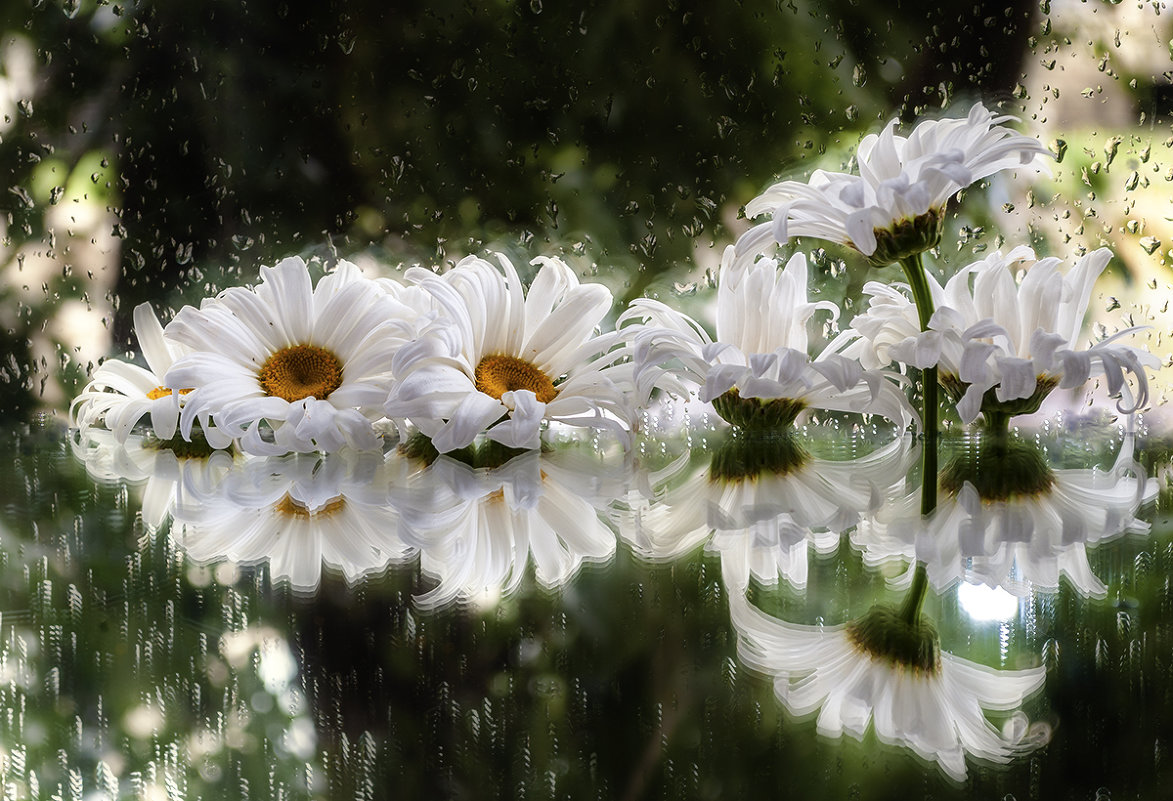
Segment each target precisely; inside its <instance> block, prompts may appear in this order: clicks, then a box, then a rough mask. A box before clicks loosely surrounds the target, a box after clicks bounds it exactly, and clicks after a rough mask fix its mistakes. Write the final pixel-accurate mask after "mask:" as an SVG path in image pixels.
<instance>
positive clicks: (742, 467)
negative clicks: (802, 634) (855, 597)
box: [619, 435, 915, 590]
mask: <svg viewBox="0 0 1173 801" xmlns="http://www.w3.org/2000/svg"><path fill="white" fill-rule="evenodd" d="M908 445H909V440H908V438H906V437H899V438H897V439H895V440H893V441H892V442H890V443H888V444H886V445H884V446H883V447H880V448H878V449H876V450H875V451H874V452H872V453H870V454H868V455H866V456H862V457H860V458H857V459H850V460H842V461H832V460H828V459H820V458H818V457H816V456H812V455H811V454H810V453H808V452H807V451H806V449H805V448H803V447H802V445H801V444H800V442H799V441H798V439H797V438H795V437H792V436H765V437H756V436H752V435H746V436H741V437H736V438H730V439H728V440H726V441H725V442H724V443H722V444H721V445H720V446H718V447H717V448H716V449H714V451H713V452H712V455H711V459H710V461H709V464H708V465H707V466H705V467H703V468H701V469H699V470H697V471H695V472H694V473H693V475H691V476H688V477H685V478H684V479H683V480H681V476H680V473H681V472H683V471H684V469H685V468H687V466H688V462H689V460H690V456H691V454H689V453H685V454H684V455H683V456H681V457H680V458H679V459H678V460H676V462H674V463H673V465H670V466H669V468H667V469H665V470H663V471H660V473H659V474H658V475H657V476H656V478H655V479H650V480H646V481H645V480H642V479H641V478H639V477H637V479H636V483H637V484H643V483H646V484H647V485H648V486H649V489H650V491H651V493H652V495H651V499H650V501H647V500H645V499H641V498H635V499H634V503H632V504H631V508H630V509H628V510H626V511H625V512H624V513H623V514H621V515H619V520H620V521H621V522H620V532H621V534H622V536H623V537H624V538H625V539H627V540H629V541H630V543H631V545H632V548H633V549H634V550H635V552H636V553H637V554H638V555H640V556H642V557H644V558H645V559H651V560H655V561H667V560H673V559H677V558H679V557H680V556H682V555H684V554H685V553H687V552H689V551H691V550H693V549H694V548H697V547H699V546H700V545H702V544H703V545H704V546H705V547H706V548H707V549H709V550H711V551H715V552H716V553H719V554H720V556H721V564H722V572H723V573H724V576H725V581H726V584H727V585H728V586H729V587H730V589H733V588H737V589H741V590H744V589H745V587H746V586H748V584H749V580H750V577H751V576H752V577H753V578H755V579H757V580H758V581H759V582H760V583H763V584H775V583H777V581H778V579H779V577H781V578H783V579H785V580H786V581H787V582H789V583H790V584H791V585H793V586H795V587H798V588H802V587H805V586H806V579H807V566H808V565H807V559H808V556H809V554H810V549H811V548H812V547H813V548H814V550H815V551H816V552H818V553H830V552H832V551H834V550H835V549H836V548H838V546H839V538H840V534H841V533H842V532H844V531H846V530H847V529H849V528H850V527H851V526H854V525H855V524H856V523H857V522H858V521H859V520H860V519H861V517H863V516H864V515H866V514H869V513H871V512H874V511H875V510H876V509H878V508H879V507H880V505H881V504H882V503H883V502H884V501H885V500H886V499H887V498H888V496H889V495H891V494H892V492H893V491H894V487H895V486H896V485H899V484H902V483H903V481H904V478H905V475H906V473H907V472H908V468H909V466H910V465H911V463H912V460H913V458H914V456H915V454H914V453H913V452H912V451H911V450H910V448H909V447H908Z"/></svg>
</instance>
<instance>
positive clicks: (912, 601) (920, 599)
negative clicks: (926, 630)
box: [899, 562, 929, 626]
mask: <svg viewBox="0 0 1173 801" xmlns="http://www.w3.org/2000/svg"><path fill="white" fill-rule="evenodd" d="M928 588H929V576H928V573H926V572H925V566H924V564H923V563H921V562H917V563H916V573H914V574H913V576H912V586H911V587H910V588H909V590H908V595H906V596H905V597H904V603H903V604H901V605H900V612H899V614H900V619H901V620H903V621H904V622H905V623H907V624H908V625H910V626H913V625H915V624H916V622H917V620H919V619H920V609H921V607H922V606H923V605H924V603H925V595H926V593H927V591H928Z"/></svg>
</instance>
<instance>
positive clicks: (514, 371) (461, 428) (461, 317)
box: [384, 255, 634, 453]
mask: <svg viewBox="0 0 1173 801" xmlns="http://www.w3.org/2000/svg"><path fill="white" fill-rule="evenodd" d="M498 262H499V265H500V266H499V267H497V266H494V265H493V264H491V263H490V262H488V261H485V260H484V259H480V258H475V257H469V258H467V259H464V260H463V261H461V262H460V263H459V264H457V265H456V267H455V268H454V269H453V270H451V271H449V272H448V273H446V274H444V275H442V276H436V275H434V274H433V273H432V272H430V271H428V270H423V269H420V268H416V269H414V270H409V271H408V273H407V277H408V278H409V279H410V280H414V281H416V282H417V283H418V284H419V286H420V287H421V288H422V289H424V290H425V291H427V292H428V293H429V294H431V295H432V296H433V298H434V299H435V301H436V303H437V305H438V306H439V307H440V308H441V309H442V317H441V318H440V319H439V320H437V321H436V322H435V323H434V324H433V325H432V326H431V327H430V329H429V330H427V331H426V332H425V333H424V335H423V336H421V337H420V338H419V339H418V340H416V341H414V342H412V343H411V344H409V345H407V346H405V347H404V348H403V349H402V350H401V351H400V352H399V354H398V355H397V357H396V359H395V364H394V372H395V375H396V378H397V384H396V386H395V388H394V390H393V391H392V393H391V396H390V399H389V400H388V401H387V403H386V405H385V406H384V411H385V412H386V414H387V416H388V417H390V418H392V419H410V420H411V422H412V423H414V424H415V425H416V427H417V428H419V430H420V431H421V432H422V433H424V434H425V435H427V436H428V437H431V438H432V441H433V444H434V445H435V447H436V449H437V450H439V451H440V452H441V453H445V452H448V451H452V450H455V449H458V448H463V447H465V446H467V445H469V444H471V443H472V442H473V440H474V439H476V437H477V435H478V434H480V433H482V432H484V433H486V434H487V436H488V437H489V439H492V440H495V441H497V442H500V443H501V444H503V445H506V446H508V447H511V448H526V449H528V448H536V447H538V444H539V441H540V432H541V430H542V427H543V425H544V424H545V423H546V422H547V421H556V422H560V423H565V424H567V425H572V426H585V427H588V428H596V429H605V430H610V431H613V432H615V433H617V434H619V435H620V436H621V437H622V438H624V439H625V440H626V437H627V435H628V432H629V431H630V429H631V425H632V417H633V414H634V412H633V410H632V407H631V400H630V399H631V394H632V380H631V379H632V368H631V365H630V363H623V361H622V360H624V359H625V357H626V356H627V350H626V348H625V346H624V345H623V344H622V343H620V342H619V340H618V338H617V335H616V334H614V333H609V334H598V333H597V332H596V330H597V328H598V326H599V324H600V323H601V322H602V320H603V318H604V317H605V316H606V314H607V312H608V311H609V310H610V308H611V293H610V291H609V290H608V289H607V288H606V287H604V286H602V285H600V284H580V283H579V281H578V277H577V276H576V275H575V274H574V271H573V270H571V269H570V267H569V266H567V265H566V264H565V263H564V262H562V261H560V260H559V259H554V258H539V259H536V260H535V261H534V264H536V265H538V268H539V269H538V272H537V275H536V276H535V277H534V280H533V283H532V284H531V286H530V288H529V292H528V295H527V294H526V292H525V290H524V289H523V286H522V283H521V279H520V277H519V276H518V274H517V270H516V269H515V268H514V266H513V264H512V263H510V261H509V260H508V259H506V258H505V257H504V256H500V255H499V256H498Z"/></svg>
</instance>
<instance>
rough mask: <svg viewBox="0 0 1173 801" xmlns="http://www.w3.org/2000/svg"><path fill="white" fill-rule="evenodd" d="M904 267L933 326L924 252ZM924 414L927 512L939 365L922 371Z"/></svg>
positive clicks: (923, 503)
mask: <svg viewBox="0 0 1173 801" xmlns="http://www.w3.org/2000/svg"><path fill="white" fill-rule="evenodd" d="M900 266H901V267H903V268H904V275H905V276H906V277H907V278H908V285H909V287H911V288H912V299H913V301H915V302H916V312H917V315H918V316H919V317H920V330H921V331H928V330H929V320H931V319H932V318H933V311H934V309H933V294H932V292H931V291H930V290H929V281H928V278H927V277H926V275H925V268H924V264H923V263H922V262H921V257H920V254H919V253H917V254H915V255H913V256H908V257H906V258H904V259H901V260H900ZM921 385H922V387H921V388H922V390H923V393H924V394H923V395H922V398H921V400H922V414H921V420H922V422H923V424H924V438H925V449H924V457H923V469H922V470H921V498H920V512H921V514H922V515H927V514H929V513H930V512H932V511H933V510H934V509H936V508H937V437H938V431H937V405H938V404H937V368H936V367H935V366H934V367H927V368H925V369H924V370H922V371H921Z"/></svg>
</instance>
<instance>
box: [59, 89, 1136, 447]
mask: <svg viewBox="0 0 1173 801" xmlns="http://www.w3.org/2000/svg"><path fill="white" fill-rule="evenodd" d="M1006 119H1007V118H1004V117H994V116H993V115H992V114H991V113H990V112H988V111H987V110H986V109H985V108H983V107H982V106H981V105H977V106H974V107H973V109H972V110H971V111H970V113H969V115H968V117H967V118H965V119H947V120H937V121H927V122H923V123H921V124H920V125H919V126H917V128H916V129H915V130H914V131H913V132H912V134H911V135H910V136H909V137H908V138H905V137H902V136H899V135H896V134H895V133H894V125H889V126H888V127H887V128H886V129H885V130H884V132H883V133H881V134H880V135H878V136H877V135H871V136H869V137H866V138H865V139H864V140H863V142H862V143H861V145H860V148H859V151H858V154H857V163H858V166H859V172H860V174H859V175H854V174H847V173H829V172H824V171H818V172H816V173H815V174H814V175H813V176H812V177H811V179H810V181H809V183H800V182H794V181H786V182H783V183H780V184H777V185H775V186H773V187H771V188H770V189H768V190H767V191H766V192H765V193H764V194H763V195H762V196H761V197H759V198H756V199H755V200H753V201H752V202H751V203H750V204H748V206H747V210H748V211H749V212H750V213H751V214H754V215H761V214H768V215H770V217H771V219H770V220H769V221H767V222H764V223H761V224H759V225H757V226H755V227H754V228H751V229H750V230H749V231H748V232H747V233H746V234H745V235H743V236H742V238H741V239H740V240H739V242H738V244H737V245H736V246H730V247H728V248H727V249H726V251H725V253H724V255H723V259H722V264H721V268H720V274H719V277H718V286H717V301H716V316H715V317H716V326H715V331H713V332H710V331H709V330H708V329H707V328H706V327H705V326H704V325H702V324H701V323H699V322H697V321H696V320H693V319H692V318H690V317H688V316H687V315H685V314H683V313H681V312H680V311H678V310H675V309H673V308H671V307H669V306H667V305H665V304H663V303H660V302H658V301H654V300H650V299H640V300H636V301H635V302H634V303H632V305H631V306H630V307H629V308H628V309H626V310H624V311H623V312H622V313H621V314H620V315H619V317H618V319H617V320H616V323H615V325H614V326H613V327H610V328H604V322H605V321H606V320H607V318H608V316H609V315H610V313H611V311H612V306H613V298H612V295H611V292H610V291H609V290H608V289H607V288H606V287H605V286H603V285H601V284H597V283H583V282H581V281H580V280H579V278H578V275H577V274H576V273H575V271H574V270H573V269H572V268H571V267H570V266H569V265H568V264H567V263H566V262H564V261H562V260H561V259H558V258H554V257H540V258H537V259H535V260H534V261H533V263H532V267H534V268H535V269H534V270H532V271H528V272H532V280H530V281H529V282H528V286H527V282H526V281H523V279H522V277H521V276H520V275H519V273H518V270H517V268H516V267H515V265H513V264H512V263H511V262H510V261H509V260H508V259H507V258H505V257H504V256H502V255H495V256H494V257H492V258H491V259H484V258H479V257H468V258H465V259H464V260H462V261H460V262H459V263H457V264H456V265H454V266H453V267H451V268H450V269H448V270H447V271H445V272H441V273H437V272H435V271H433V270H429V269H425V268H421V267H414V268H411V269H408V270H407V271H406V272H405V273H403V274H402V276H401V280H396V279H392V278H389V277H369V276H366V275H364V274H362V272H361V271H360V270H359V268H358V267H357V266H355V265H354V264H352V263H350V262H347V261H340V262H338V263H337V265H336V266H334V268H333V269H332V270H331V271H330V272H328V273H327V274H326V275H325V276H324V277H322V278H321V279H320V280H319V281H318V282H317V284H316V285H315V284H314V283H313V280H312V278H311V274H310V270H309V268H308V266H307V265H306V263H305V262H304V261H303V260H302V259H300V258H297V257H293V258H288V259H285V260H284V261H282V262H280V263H279V264H277V265H276V266H274V267H262V268H261V275H260V278H261V280H260V283H259V284H257V285H256V286H255V287H252V288H247V287H233V288H230V289H226V290H224V291H223V292H221V293H220V294H219V295H217V296H216V297H214V298H208V299H205V300H204V301H203V302H202V303H201V304H200V306H199V307H198V308H196V307H185V308H183V309H181V310H180V311H179V312H178V313H177V314H176V315H175V316H174V318H173V319H172V320H171V321H170V323H168V324H167V325H166V327H164V326H162V325H161V324H160V323H159V321H158V319H157V317H156V316H155V314H154V312H153V311H152V309H151V308H150V306H148V305H146V304H144V305H142V306H139V307H138V308H136V309H135V310H134V318H135V329H136V333H137V336H138V340H139V345H140V347H141V349H142V354H143V356H144V358H145V360H146V363H147V367H145V368H144V367H141V366H137V365H134V364H130V363H127V362H123V361H120V360H117V359H109V360H107V361H105V362H104V363H103V364H102V365H101V366H99V367H98V368H97V369H96V370H95V371H94V374H93V376H92V380H91V381H90V383H89V384H88V385H87V386H86V387H85V389H84V390H83V391H82V392H81V393H80V394H79V395H78V397H77V398H76V399H75V400H74V402H73V404H72V407H71V415H72V416H73V418H74V420H75V421H76V423H77V425H78V426H79V427H81V428H83V429H86V428H90V427H94V426H101V425H104V426H105V427H106V428H108V429H109V430H111V431H112V432H113V433H114V434H115V436H116V438H119V439H121V440H125V438H126V437H127V436H128V434H129V433H130V431H131V430H132V429H133V428H134V426H135V425H136V424H137V423H139V422H140V421H141V420H143V419H144V418H147V417H149V418H150V425H151V427H152V429H153V433H154V435H155V436H156V437H158V438H159V439H161V440H171V439H172V438H174V437H176V436H179V437H182V438H183V439H185V440H188V439H191V438H192V437H193V436H195V435H197V434H198V435H201V436H203V437H204V438H206V440H207V442H208V444H209V445H211V446H212V447H214V448H225V447H229V446H231V445H232V444H233V443H235V445H236V446H237V447H238V448H240V449H241V450H242V451H244V452H246V453H250V454H258V455H274V454H283V453H289V452H313V451H324V452H331V451H335V450H338V449H341V448H344V447H349V448H352V449H357V450H374V449H379V448H381V446H382V439H383V437H382V433H383V432H385V431H386V430H388V429H389V425H388V421H390V422H393V423H394V424H395V425H396V426H397V427H398V428H399V430H400V431H401V432H403V431H407V430H408V429H409V428H410V427H411V426H414V428H415V429H417V430H418V431H419V432H422V433H423V434H425V435H426V436H428V437H430V438H431V440H432V442H433V444H434V445H435V447H436V449H437V450H439V451H440V452H449V451H453V450H456V449H460V448H463V447H465V446H468V445H470V444H471V443H473V442H474V440H476V439H477V437H478V436H479V435H481V434H484V435H485V436H487V437H488V438H489V439H492V440H494V441H496V442H499V443H501V444H503V445H506V446H508V447H511V448H519V449H532V448H536V447H538V446H539V444H540V437H541V433H542V431H543V429H544V427H545V426H547V425H548V424H549V423H561V424H566V425H570V426H577V427H583V428H588V429H597V430H604V431H609V432H613V433H614V434H615V435H617V436H618V437H619V438H620V439H621V440H622V441H624V442H628V441H630V436H631V433H632V432H633V430H634V429H635V428H636V425H637V421H638V419H639V416H640V413H641V410H643V409H644V408H645V407H647V406H648V404H649V403H651V402H652V399H653V397H654V396H655V395H656V394H657V392H658V391H661V390H662V391H666V392H669V393H675V394H680V395H688V394H690V393H695V394H698V395H699V398H700V400H701V401H705V402H711V403H712V404H713V406H714V408H715V409H716V410H717V412H718V413H719V414H720V415H721V416H722V417H724V418H725V419H726V420H728V421H729V422H731V423H733V424H735V425H740V426H743V427H747V428H755V427H758V428H774V427H780V426H785V425H788V424H789V423H790V422H792V421H793V420H794V418H795V416H796V415H798V414H799V413H801V412H802V411H803V410H806V409H828V410H840V411H848V412H857V413H862V414H877V415H882V416H884V417H886V418H888V419H890V420H892V421H894V422H895V423H897V424H898V425H900V426H905V425H907V424H909V423H912V422H914V421H916V420H917V415H916V412H915V411H914V410H913V408H912V406H911V405H910V404H909V402H908V400H907V399H906V392H905V388H906V385H907V383H908V382H907V379H906V378H905V375H904V374H905V370H906V368H907V367H909V366H911V367H917V368H926V367H932V366H936V367H937V368H938V371H939V376H940V381H941V383H942V385H943V386H944V387H945V388H946V390H947V391H948V392H949V394H950V395H951V396H952V397H953V398H954V400H955V401H956V403H957V408H958V412H959V414H960V416H961V418H962V419H963V420H964V421H965V422H972V421H974V420H975V419H977V418H978V416H979V415H980V414H981V412H982V410H983V407H996V408H997V409H999V410H1002V409H1005V408H1012V407H1013V406H1012V405H1011V407H1008V406H1007V405H1006V404H1008V403H1011V402H1013V401H1015V400H1020V399H1021V400H1024V401H1026V400H1032V399H1033V400H1034V405H1035V407H1036V408H1037V401H1038V400H1041V398H1042V397H1043V396H1045V394H1046V393H1047V392H1049V391H1050V390H1051V389H1053V388H1054V387H1056V386H1060V387H1074V386H1078V385H1080V384H1082V383H1084V382H1085V381H1087V380H1088V379H1089V378H1090V377H1091V376H1093V375H1097V374H1102V375H1103V376H1104V377H1105V383H1106V385H1107V387H1108V389H1109V391H1110V392H1111V393H1112V394H1117V395H1122V396H1123V398H1122V400H1121V408H1122V410H1124V411H1132V410H1135V409H1137V408H1139V407H1140V406H1142V405H1143V404H1144V403H1145V402H1146V401H1147V381H1146V376H1145V371H1144V368H1145V367H1156V366H1158V362H1157V360H1156V359H1155V358H1154V357H1153V356H1152V355H1151V354H1149V353H1148V352H1147V351H1145V350H1143V349H1141V348H1138V347H1135V346H1132V345H1129V344H1126V343H1125V342H1124V341H1123V340H1124V339H1126V338H1127V336H1128V335H1129V334H1130V333H1132V331H1133V330H1134V329H1128V330H1127V331H1124V332H1121V334H1118V335H1117V336H1116V337H1112V338H1110V339H1107V340H1103V341H1100V342H1096V343H1094V344H1093V343H1088V344H1087V345H1084V346H1081V343H1080V341H1079V339H1080V336H1081V334H1080V331H1081V327H1082V323H1083V319H1084V315H1085V313H1086V310H1087V307H1088V303H1089V301H1090V298H1091V292H1092V287H1093V285H1094V283H1095V281H1096V278H1097V277H1098V276H1099V275H1100V273H1101V272H1102V271H1103V270H1104V268H1105V267H1106V265H1107V264H1108V262H1109V260H1110V258H1111V253H1110V252H1109V251H1108V250H1106V249H1100V250H1097V251H1094V252H1092V253H1088V254H1086V255H1084V256H1083V257H1081V258H1080V259H1079V260H1078V261H1077V262H1076V263H1075V265H1074V266H1073V267H1072V268H1071V269H1070V270H1066V271H1065V270H1063V269H1061V267H1062V263H1061V261H1060V260H1059V259H1055V258H1046V259H1042V260H1038V261H1036V260H1035V255H1034V253H1033V252H1032V251H1031V250H1030V249H1029V248H1025V247H1018V248H1014V249H1012V250H1010V251H1009V252H1007V253H1005V254H1004V253H1002V252H1001V251H999V252H996V253H993V254H992V255H990V256H987V257H986V258H984V259H982V260H980V261H977V262H975V263H973V264H970V265H968V266H967V267H965V268H963V269H962V270H960V271H959V272H958V273H957V274H956V275H954V276H953V277H952V278H951V279H950V280H949V281H948V282H947V283H946V284H945V285H944V286H942V285H940V284H939V283H937V282H936V281H935V280H934V279H932V277H931V276H930V277H929V284H930V290H931V292H932V295H933V300H934V305H935V307H936V312H935V314H934V315H933V317H932V320H931V321H930V323H929V325H928V326H927V330H922V325H921V323H920V320H919V318H918V315H917V309H916V306H915V304H914V303H913V300H912V299H911V298H910V296H909V294H908V290H907V287H904V286H903V285H900V284H893V285H888V284H882V283H878V282H872V283H868V284H867V285H866V286H865V292H866V293H867V294H868V295H869V296H870V301H869V307H868V309H867V311H866V312H865V313H864V314H862V315H859V316H857V317H856V318H855V319H854V320H853V321H852V322H851V324H850V327H849V328H847V329H846V330H844V331H843V332H842V333H841V334H840V335H839V336H837V337H836V338H835V339H834V340H833V341H832V342H831V343H830V344H829V345H828V346H827V347H826V348H825V349H824V350H823V351H822V352H820V353H818V354H817V355H814V356H812V355H811V354H810V353H809V352H808V347H807V345H808V329H807V326H808V324H809V323H810V322H811V320H812V318H813V317H814V316H815V315H816V314H818V313H820V312H822V313H826V314H828V315H830V317H831V318H838V316H839V313H840V312H839V309H838V308H837V307H836V306H835V304H833V303H831V302H828V301H819V302H811V301H810V300H809V298H808V291H807V278H808V275H807V270H808V268H807V261H806V258H805V256H804V255H803V254H802V253H796V254H795V255H794V256H792V257H791V258H790V259H789V260H788V261H787V262H786V263H785V264H784V265H783V264H780V263H779V261H778V260H777V259H776V258H774V257H773V256H772V255H771V254H770V252H769V251H770V250H771V249H772V248H773V247H774V245H775V243H778V242H785V241H787V239H788V238H789V237H790V236H793V235H803V236H813V237H822V238H825V239H830V240H833V241H838V242H841V243H844V244H847V245H849V246H851V247H853V248H855V249H856V250H857V251H859V252H860V253H861V254H862V255H864V256H866V257H868V258H869V260H871V261H872V262H874V263H879V262H884V261H891V260H898V259H899V258H901V257H903V256H904V255H906V253H907V252H908V251H907V248H908V243H909V241H910V237H909V234H910V232H911V233H912V234H913V235H914V236H913V237H912V238H913V239H916V236H919V235H921V234H924V233H925V232H927V233H928V236H929V238H930V239H931V237H932V235H933V233H934V232H936V235H937V236H938V237H939V232H940V226H941V221H942V220H943V217H944V210H945V205H946V203H947V202H948V200H949V198H950V197H952V196H953V195H954V194H955V193H956V192H957V191H958V190H959V189H961V188H964V187H965V186H967V185H969V184H970V183H972V182H974V181H977V180H979V179H981V178H984V177H987V176H989V175H991V174H993V173H995V172H998V171H1000V170H1008V169H1017V168H1025V169H1032V170H1039V169H1045V165H1044V164H1043V162H1042V158H1043V156H1044V155H1046V154H1047V151H1046V150H1045V148H1043V147H1042V146H1041V145H1040V144H1039V143H1038V141H1037V140H1035V139H1033V138H1030V137H1026V136H1023V135H1021V134H1017V133H1016V132H1014V131H1013V130H1011V129H1009V128H1006V127H1003V126H1002V125H1001V124H1000V123H1001V122H1003V121H1005V120H1006ZM918 232H919V233H918ZM902 248H903V250H902ZM913 248H914V250H915V249H916V248H917V245H916V244H915V243H914V244H913ZM920 249H922V250H923V249H925V248H924V247H920ZM1019 272H1022V277H1021V278H1019V277H1018V275H1017V274H1018V273H1019ZM1125 373H1131V374H1132V375H1133V377H1134V381H1133V382H1132V385H1131V386H1130V385H1129V383H1128V382H1127V381H1126V380H1125ZM1014 408H1017V407H1014ZM408 424H410V426H409V425H408Z"/></svg>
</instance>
